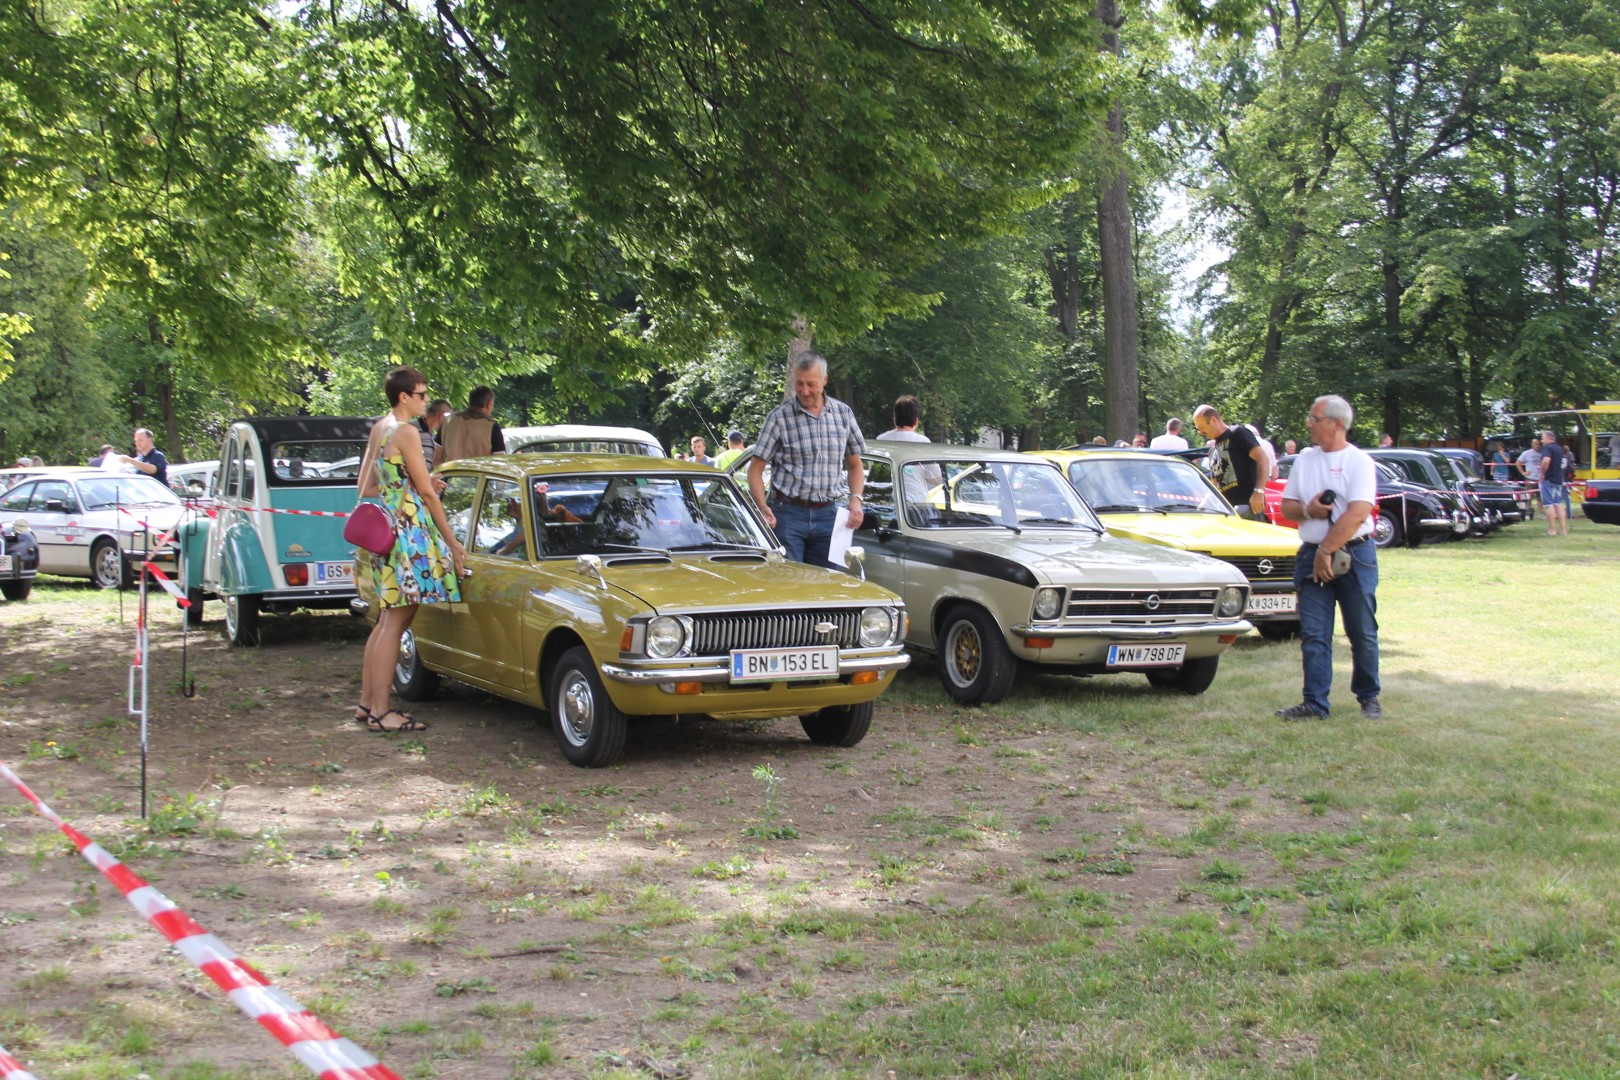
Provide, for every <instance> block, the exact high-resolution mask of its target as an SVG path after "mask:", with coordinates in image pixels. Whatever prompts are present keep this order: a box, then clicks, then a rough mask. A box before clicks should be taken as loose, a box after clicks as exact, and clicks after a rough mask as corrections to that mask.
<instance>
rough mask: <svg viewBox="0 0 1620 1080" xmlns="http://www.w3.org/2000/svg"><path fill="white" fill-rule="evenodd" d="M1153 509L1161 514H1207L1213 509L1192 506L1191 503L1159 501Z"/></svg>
mask: <svg viewBox="0 0 1620 1080" xmlns="http://www.w3.org/2000/svg"><path fill="white" fill-rule="evenodd" d="M1153 509H1155V510H1157V511H1159V513H1161V514H1209V513H1214V511H1212V510H1206V509H1205V508H1204V507H1202V506H1194V505H1193V504H1192V503H1160V504H1159V505H1158V506H1155V507H1154V508H1153Z"/></svg>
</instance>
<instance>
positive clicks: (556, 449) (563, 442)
mask: <svg viewBox="0 0 1620 1080" xmlns="http://www.w3.org/2000/svg"><path fill="white" fill-rule="evenodd" d="M512 453H514V454H634V455H638V456H641V457H663V456H664V451H663V450H662V449H661V448H660V447H657V446H648V445H647V444H646V443H644V442H632V441H620V440H618V439H535V440H534V441H533V442H526V443H523V444H521V445H519V446H517V447H515V448H514V449H513V450H512Z"/></svg>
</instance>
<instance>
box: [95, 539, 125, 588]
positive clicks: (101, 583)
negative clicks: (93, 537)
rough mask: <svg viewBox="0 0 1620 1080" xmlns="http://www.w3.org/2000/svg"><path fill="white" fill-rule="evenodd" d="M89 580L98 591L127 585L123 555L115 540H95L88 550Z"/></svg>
mask: <svg viewBox="0 0 1620 1080" xmlns="http://www.w3.org/2000/svg"><path fill="white" fill-rule="evenodd" d="M90 580H91V581H93V582H95V583H96V587H97V588H100V589H118V588H122V587H123V586H125V585H128V584H129V577H128V574H127V571H126V569H125V567H124V554H123V552H121V551H119V550H118V542H117V541H116V540H106V539H103V540H97V541H96V544H95V546H94V547H92V548H91V549H90Z"/></svg>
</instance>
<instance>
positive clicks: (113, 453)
mask: <svg viewBox="0 0 1620 1080" xmlns="http://www.w3.org/2000/svg"><path fill="white" fill-rule="evenodd" d="M108 458H112V460H111V461H108V460H107V459H108ZM117 462H118V449H117V447H115V446H113V444H112V443H102V444H101V449H100V450H97V451H96V456H95V457H93V458H91V459H90V460H89V461H87V462H85V464H86V465H88V466H89V467H90V468H92V469H105V468H107V467H109V466H111V465H115V464H117Z"/></svg>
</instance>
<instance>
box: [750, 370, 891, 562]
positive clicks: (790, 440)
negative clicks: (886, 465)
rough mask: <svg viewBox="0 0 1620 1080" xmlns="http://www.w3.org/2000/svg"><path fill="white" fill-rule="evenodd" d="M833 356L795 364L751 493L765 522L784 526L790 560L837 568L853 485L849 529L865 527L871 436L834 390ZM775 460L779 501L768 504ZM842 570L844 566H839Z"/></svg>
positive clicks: (758, 455)
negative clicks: (838, 528) (838, 534)
mask: <svg viewBox="0 0 1620 1080" xmlns="http://www.w3.org/2000/svg"><path fill="white" fill-rule="evenodd" d="M826 388H827V361H826V360H824V359H822V358H821V357H820V356H817V355H816V354H815V353H805V354H804V355H803V356H801V357H799V359H798V361H797V362H796V363H794V365H793V396H792V397H789V398H788V399H787V400H785V401H783V402H782V404H780V405H778V406H777V407H776V408H774V409H772V410H771V411H770V414H769V415H768V416H766V417H765V423H764V424H763V425H762V426H761V427H760V429H759V440H758V442H756V443H755V444H754V460H753V461H751V462H749V463H748V491H749V494H751V495H752V496H753V497H754V502H755V504H757V505H758V506H759V511H760V514H761V516H763V517H764V518H765V523H766V524H767V525H769V526H770V527H771V528H773V529H775V530H776V535H777V538H778V539H780V540H781V541H782V544H783V546H784V547H786V548H787V557H788V558H790V559H792V560H793V561H794V562H802V563H809V564H811V565H812V566H829V567H831V566H832V564H831V563H830V562H828V561H827V549H828V547H829V545H830V544H831V542H832V534H833V525H834V523H835V522H836V521H837V520H838V508H837V507H836V506H834V505H833V501H834V499H836V498H837V497H838V494H839V492H840V490H841V489H842V487H843V484H844V480H845V479H846V478H847V479H848V482H849V492H850V494H849V527H850V528H851V529H858V528H860V527H861V516H862V515H861V506H862V502H863V499H862V496H861V491H862V489H863V488H864V487H865V486H866V474H865V473H864V472H863V471H862V470H861V453H862V452H863V451H864V450H865V449H866V440H865V439H863V438H862V437H861V426H860V424H858V423H856V422H855V414H854V412H852V411H851V410H850V407H849V406H848V405H845V404H844V403H843V402H842V401H839V400H837V399H836V398H830V397H828V396H827V395H826V393H825V391H826ZM766 462H770V465H771V500H770V503H769V504H767V503H766V501H765V463H766ZM833 569H837V567H833Z"/></svg>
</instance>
